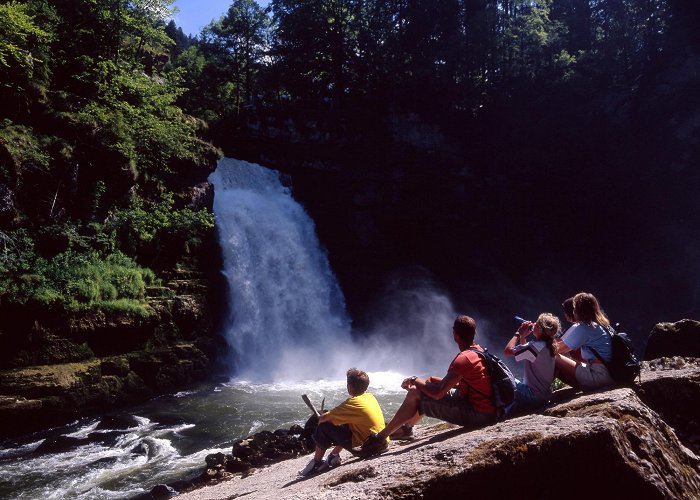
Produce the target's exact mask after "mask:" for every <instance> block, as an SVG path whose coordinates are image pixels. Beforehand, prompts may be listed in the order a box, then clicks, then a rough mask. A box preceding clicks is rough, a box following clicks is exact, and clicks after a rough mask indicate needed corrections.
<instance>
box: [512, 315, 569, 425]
mask: <svg viewBox="0 0 700 500" xmlns="http://www.w3.org/2000/svg"><path fill="white" fill-rule="evenodd" d="M560 329H561V324H560V322H559V318H557V317H556V316H554V315H553V314H550V313H542V314H540V316H539V317H538V318H537V321H535V322H534V323H532V322H530V321H524V322H523V323H522V324H521V325H520V328H518V331H517V332H515V334H514V335H513V338H511V339H510V342H508V345H506V348H505V350H504V351H503V354H505V355H506V356H514V357H515V360H516V361H518V362H523V363H524V364H525V366H524V377H523V381H522V382H521V381H518V384H517V386H516V388H515V400H514V401H513V404H512V405H511V406H510V407H509V408H508V410H507V412H508V414H512V413H518V412H522V411H527V410H533V409H535V408H538V407H540V406H543V405H545V404H547V402H548V401H549V397H550V396H551V394H552V388H551V386H552V380H554V357H555V356H556V354H557V347H556V343H555V342H556V341H555V340H554V336H555V335H556V334H557V333H559V330H560ZM530 334H532V336H533V337H534V338H533V339H531V340H530V341H527V337H528V336H529V335H530Z"/></svg>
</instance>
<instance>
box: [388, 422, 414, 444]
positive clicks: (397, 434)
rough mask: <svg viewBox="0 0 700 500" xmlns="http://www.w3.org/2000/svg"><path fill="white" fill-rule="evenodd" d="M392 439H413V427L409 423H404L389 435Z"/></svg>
mask: <svg viewBox="0 0 700 500" xmlns="http://www.w3.org/2000/svg"><path fill="white" fill-rule="evenodd" d="M389 437H390V438H391V439H398V440H412V439H413V427H412V426H409V425H406V424H404V425H402V426H401V427H399V428H398V429H396V430H395V431H394V432H392V433H391V435H390V436H389Z"/></svg>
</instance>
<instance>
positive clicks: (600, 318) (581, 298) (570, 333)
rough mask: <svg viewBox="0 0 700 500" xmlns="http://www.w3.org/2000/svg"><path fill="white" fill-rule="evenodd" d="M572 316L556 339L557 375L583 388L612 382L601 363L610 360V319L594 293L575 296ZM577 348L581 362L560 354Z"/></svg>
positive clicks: (597, 386) (594, 387) (604, 385)
mask: <svg viewBox="0 0 700 500" xmlns="http://www.w3.org/2000/svg"><path fill="white" fill-rule="evenodd" d="M574 319H575V320H576V324H575V325H574V326H572V327H571V328H569V329H568V330H567V331H566V333H565V334H564V335H563V336H562V338H561V339H560V340H558V341H557V352H558V354H557V357H556V359H555V363H556V367H557V370H559V378H560V379H562V380H563V381H564V382H566V383H567V384H569V385H571V386H572V387H580V388H581V389H583V390H592V389H598V388H602V387H606V386H609V385H612V384H613V380H612V377H610V373H609V372H608V369H607V368H606V367H605V364H604V362H609V361H610V360H611V359H612V348H611V345H610V335H609V334H608V332H607V330H606V329H605V328H608V327H610V321H608V318H607V317H606V316H605V313H604V312H603V311H602V309H601V308H600V304H599V303H598V299H596V298H595V296H594V295H593V294H591V293H586V292H581V293H579V294H577V295H576V296H575V297H574ZM578 348H581V358H582V361H577V360H574V359H571V358H570V357H568V356H562V354H564V353H567V352H570V351H574V350H576V349H578ZM596 353H597V354H598V356H600V357H601V358H602V359H603V361H601V360H600V359H598V356H596Z"/></svg>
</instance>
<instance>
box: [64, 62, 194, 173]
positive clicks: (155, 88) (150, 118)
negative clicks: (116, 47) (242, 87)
mask: <svg viewBox="0 0 700 500" xmlns="http://www.w3.org/2000/svg"><path fill="white" fill-rule="evenodd" d="M90 78H91V80H93V81H95V82H96V83H97V89H98V97H97V99H95V100H93V101H91V102H89V103H88V104H87V106H85V107H84V108H83V109H82V110H81V111H80V112H79V113H77V114H76V118H77V119H78V122H79V123H82V124H85V125H87V126H89V127H91V128H96V129H98V130H100V134H101V137H102V138H103V140H104V141H105V142H106V143H107V144H105V146H109V147H112V148H114V149H116V150H117V151H119V152H120V153H121V154H123V155H124V157H125V158H126V159H127V160H128V162H129V163H130V164H131V165H132V166H133V168H134V169H135V171H136V172H135V173H136V174H137V175H138V174H140V173H145V174H146V175H147V176H148V177H149V178H154V177H155V178H158V177H160V176H162V175H163V174H165V173H167V172H169V171H170V169H171V165H172V162H173V161H177V160H189V161H195V160H196V153H195V147H194V143H195V141H196V134H195V132H196V129H197V124H196V122H195V121H194V120H192V119H191V118H188V117H187V116H186V115H184V114H183V112H182V110H181V109H180V108H178V107H177V106H175V105H174V102H175V100H176V99H177V97H178V96H179V95H180V94H181V92H182V89H181V88H180V87H178V81H179V74H178V73H177V72H171V73H169V74H168V75H165V76H164V77H162V78H154V77H150V76H148V75H146V74H144V73H143V72H140V71H133V70H131V69H130V68H129V67H128V65H127V64H126V63H115V62H112V61H103V62H101V63H99V64H98V65H97V66H96V68H95V70H94V74H93V75H92V76H91V77H90Z"/></svg>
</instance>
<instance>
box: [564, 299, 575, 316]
mask: <svg viewBox="0 0 700 500" xmlns="http://www.w3.org/2000/svg"><path fill="white" fill-rule="evenodd" d="M561 308H562V309H564V314H566V315H567V316H568V317H569V318H574V317H575V316H574V298H573V297H569V298H568V299H566V300H565V301H564V302H562V303H561Z"/></svg>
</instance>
